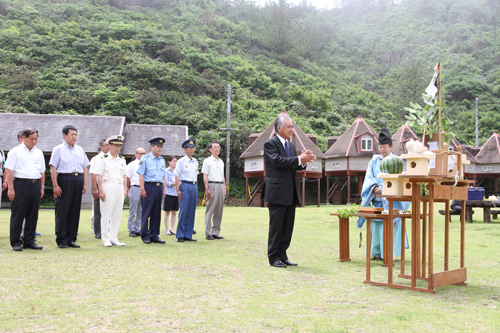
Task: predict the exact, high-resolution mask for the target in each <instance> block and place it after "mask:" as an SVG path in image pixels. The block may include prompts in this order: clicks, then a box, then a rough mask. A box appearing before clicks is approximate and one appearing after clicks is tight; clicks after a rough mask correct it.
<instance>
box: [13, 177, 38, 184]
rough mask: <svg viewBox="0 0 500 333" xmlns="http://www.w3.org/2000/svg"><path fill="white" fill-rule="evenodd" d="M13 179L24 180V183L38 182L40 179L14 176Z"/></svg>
mask: <svg viewBox="0 0 500 333" xmlns="http://www.w3.org/2000/svg"><path fill="white" fill-rule="evenodd" d="M14 180H17V181H19V182H26V183H33V184H34V183H38V182H39V181H40V179H28V178H14Z"/></svg>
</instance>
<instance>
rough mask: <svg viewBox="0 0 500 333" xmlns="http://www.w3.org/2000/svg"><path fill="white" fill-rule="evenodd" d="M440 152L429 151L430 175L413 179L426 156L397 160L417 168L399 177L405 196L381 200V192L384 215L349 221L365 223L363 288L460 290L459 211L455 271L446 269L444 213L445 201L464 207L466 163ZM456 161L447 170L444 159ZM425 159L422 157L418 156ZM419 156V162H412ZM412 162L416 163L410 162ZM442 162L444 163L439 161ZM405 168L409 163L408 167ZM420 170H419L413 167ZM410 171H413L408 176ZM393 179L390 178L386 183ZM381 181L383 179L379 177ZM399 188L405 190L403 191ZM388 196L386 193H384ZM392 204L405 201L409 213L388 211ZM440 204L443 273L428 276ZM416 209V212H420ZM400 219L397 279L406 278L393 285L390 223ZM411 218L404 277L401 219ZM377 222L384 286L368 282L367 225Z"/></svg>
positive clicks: (462, 240)
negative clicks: (441, 204) (381, 226)
mask: <svg viewBox="0 0 500 333" xmlns="http://www.w3.org/2000/svg"><path fill="white" fill-rule="evenodd" d="M444 148H445V149H443V150H442V151H433V152H434V153H436V169H435V170H434V172H433V173H434V174H433V175H427V170H428V169H425V173H426V175H418V174H413V173H418V172H422V170H423V165H426V164H427V162H428V158H427V157H430V156H432V155H430V154H418V155H421V156H413V155H417V154H412V155H411V156H408V155H407V156H405V155H402V157H403V158H405V157H410V158H411V159H413V160H412V162H415V163H416V164H418V165H414V168H412V165H411V164H410V166H409V167H408V162H407V172H406V174H403V175H399V177H400V178H402V179H404V182H407V183H410V184H411V186H409V187H410V188H411V195H405V194H401V193H400V192H398V194H391V195H387V194H386V193H387V192H386V191H385V188H384V195H382V196H381V197H383V198H385V199H386V200H387V202H388V212H387V213H384V214H373V213H371V214H370V213H363V212H361V213H357V214H354V216H361V217H364V218H366V219H367V226H366V228H367V245H366V247H367V250H366V280H365V281H364V283H367V284H372V285H376V286H383V287H390V288H396V289H409V290H414V291H420V292H427V293H435V292H436V289H437V288H439V287H443V286H447V285H452V284H454V285H460V286H465V285H467V284H466V281H467V269H466V268H465V254H464V253H465V209H462V212H461V215H460V223H461V228H460V265H459V267H458V268H456V269H450V268H449V246H450V241H449V238H450V232H449V211H450V200H451V199H456V200H460V201H461V202H462V207H465V205H466V200H467V197H468V185H469V183H470V182H471V181H468V180H464V179H463V166H464V164H467V162H468V161H466V160H465V159H464V158H463V155H462V154H461V152H460V151H459V152H453V151H448V150H447V149H446V148H447V147H446V146H445V147H444ZM451 155H455V156H456V164H455V166H454V167H453V168H452V169H451V170H449V169H448V168H449V166H448V157H449V156H451ZM424 156H425V157H424ZM419 157H422V159H418V158H419ZM415 158H417V160H415ZM445 158H446V160H445ZM424 162H425V163H424ZM410 163H411V162H410ZM419 165H420V166H421V169H422V170H420V169H419V168H418V166H419ZM412 169H415V170H419V171H412ZM393 177H394V176H393V175H391V177H390V179H392V178H393ZM381 178H384V181H386V179H385V178H386V177H385V176H381ZM422 186H425V188H426V189H427V190H428V195H427V196H422V193H421V192H422V190H421V189H422ZM403 188H405V186H403ZM389 193H392V192H389ZM395 201H411V209H412V213H411V214H400V213H398V212H395V211H394V209H393V206H394V202H395ZM435 202H444V204H445V212H446V213H445V225H444V229H445V230H444V234H445V241H444V249H443V251H444V254H443V256H444V267H443V271H440V272H435V271H434V268H435V267H434V238H433V236H434V216H433V215H434V203H435ZM421 209H422V211H421ZM398 217H400V218H401V223H402V233H401V264H400V273H399V275H398V276H399V277H400V278H406V279H410V280H411V283H410V285H406V284H397V283H394V281H393V267H394V258H393V222H392V221H393V220H394V218H398ZM408 218H411V259H410V260H411V272H409V274H407V273H406V272H405V259H406V258H405V251H404V250H405V249H404V246H405V233H406V232H405V230H406V219H408ZM372 219H377V220H383V223H384V235H383V237H384V239H383V244H384V266H385V265H386V266H387V270H388V272H387V281H383V282H378V281H372V280H371V262H370V257H371V254H370V248H371V220H372ZM417 280H423V281H426V282H427V287H418V286H417Z"/></svg>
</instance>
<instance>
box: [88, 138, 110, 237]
mask: <svg viewBox="0 0 500 333" xmlns="http://www.w3.org/2000/svg"><path fill="white" fill-rule="evenodd" d="M97 152H98V154H97V155H96V156H94V157H92V159H91V160H90V169H89V173H90V182H91V183H92V196H93V197H94V199H93V200H92V216H91V217H90V225H91V226H92V228H93V229H94V234H95V238H97V239H101V206H100V205H99V201H100V199H99V186H98V184H97V176H96V174H95V171H94V169H95V165H96V163H97V159H98V158H101V156H102V155H106V154H107V153H108V152H109V145H108V142H107V141H106V139H101V141H99V148H98V149H97Z"/></svg>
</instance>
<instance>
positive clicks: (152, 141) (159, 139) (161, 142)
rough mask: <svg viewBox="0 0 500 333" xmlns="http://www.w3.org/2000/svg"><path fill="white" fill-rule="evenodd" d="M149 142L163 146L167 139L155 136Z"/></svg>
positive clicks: (152, 144)
mask: <svg viewBox="0 0 500 333" xmlns="http://www.w3.org/2000/svg"><path fill="white" fill-rule="evenodd" d="M149 143H150V144H151V146H163V144H164V143H165V139H164V138H161V137H158V138H154V139H151V140H149Z"/></svg>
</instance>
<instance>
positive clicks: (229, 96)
mask: <svg viewBox="0 0 500 333" xmlns="http://www.w3.org/2000/svg"><path fill="white" fill-rule="evenodd" d="M221 129H222V130H226V131H227V135H226V193H227V194H226V195H227V196H229V190H230V171H229V170H230V163H229V160H230V159H229V158H230V156H231V155H230V154H231V130H233V131H235V130H236V129H235V128H231V85H230V84H228V85H227V127H226V128H221Z"/></svg>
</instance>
